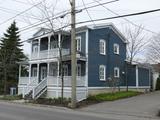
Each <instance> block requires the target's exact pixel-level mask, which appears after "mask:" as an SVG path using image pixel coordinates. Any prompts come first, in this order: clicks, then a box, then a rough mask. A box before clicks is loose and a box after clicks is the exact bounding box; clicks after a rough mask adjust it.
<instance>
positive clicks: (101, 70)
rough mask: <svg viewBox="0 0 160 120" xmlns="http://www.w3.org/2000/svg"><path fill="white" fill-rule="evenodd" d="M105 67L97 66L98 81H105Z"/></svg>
mask: <svg viewBox="0 0 160 120" xmlns="http://www.w3.org/2000/svg"><path fill="white" fill-rule="evenodd" d="M105 73H106V66H105V65H100V66H99V79H100V80H103V81H104V80H105V77H106V74H105Z"/></svg>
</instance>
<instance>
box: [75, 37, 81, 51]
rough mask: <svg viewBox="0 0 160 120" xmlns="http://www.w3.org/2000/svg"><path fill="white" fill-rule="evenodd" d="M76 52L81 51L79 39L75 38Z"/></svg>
mask: <svg viewBox="0 0 160 120" xmlns="http://www.w3.org/2000/svg"><path fill="white" fill-rule="evenodd" d="M76 43H77V45H76V46H77V51H81V37H76Z"/></svg>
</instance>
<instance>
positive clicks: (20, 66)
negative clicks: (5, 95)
mask: <svg viewBox="0 0 160 120" xmlns="http://www.w3.org/2000/svg"><path fill="white" fill-rule="evenodd" d="M21 68H22V65H21V64H19V80H20V77H21Z"/></svg>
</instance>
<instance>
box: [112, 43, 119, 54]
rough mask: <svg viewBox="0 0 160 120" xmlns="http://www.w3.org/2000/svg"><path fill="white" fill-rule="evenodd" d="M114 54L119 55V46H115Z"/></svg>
mask: <svg viewBox="0 0 160 120" xmlns="http://www.w3.org/2000/svg"><path fill="white" fill-rule="evenodd" d="M113 50H114V54H119V44H114V45H113Z"/></svg>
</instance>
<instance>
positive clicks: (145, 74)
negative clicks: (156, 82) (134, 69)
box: [138, 67, 150, 86]
mask: <svg viewBox="0 0 160 120" xmlns="http://www.w3.org/2000/svg"><path fill="white" fill-rule="evenodd" d="M149 77H150V76H149V70H148V69H146V68H140V67H139V68H138V80H139V86H149V85H150V78H149Z"/></svg>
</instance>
